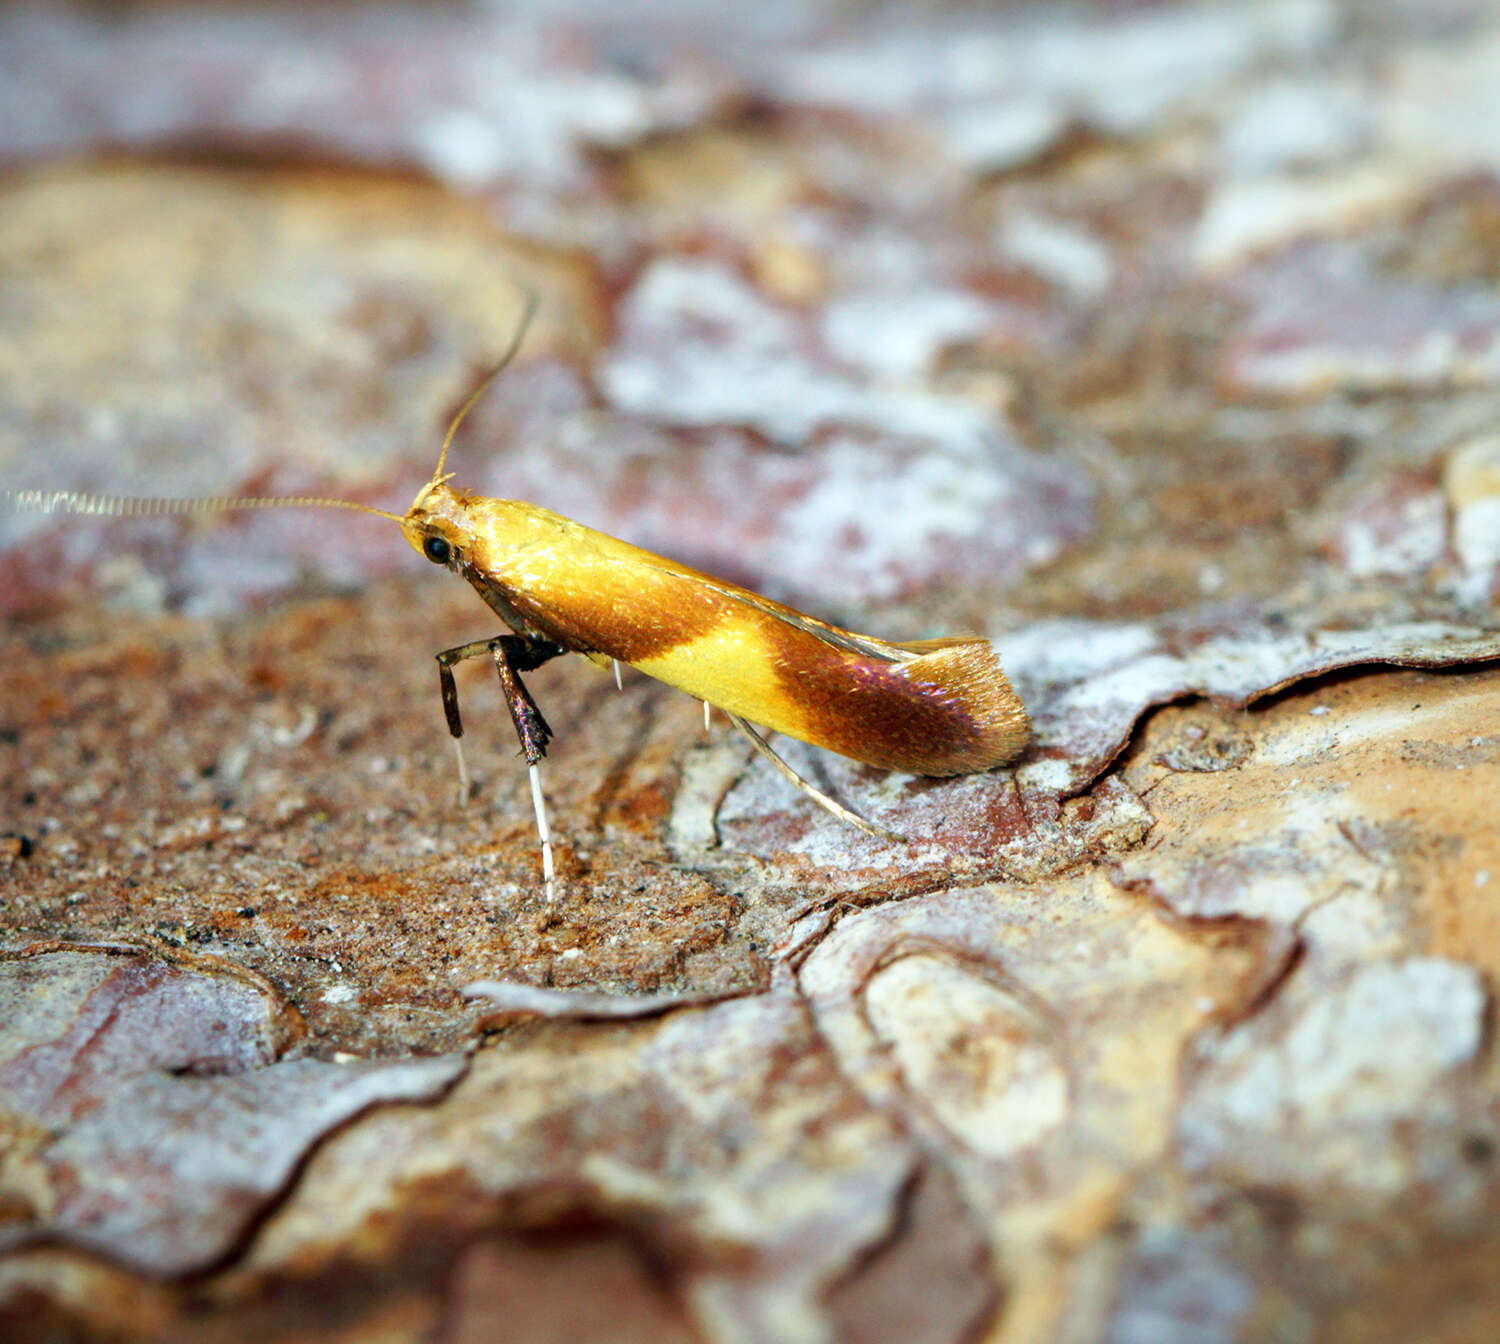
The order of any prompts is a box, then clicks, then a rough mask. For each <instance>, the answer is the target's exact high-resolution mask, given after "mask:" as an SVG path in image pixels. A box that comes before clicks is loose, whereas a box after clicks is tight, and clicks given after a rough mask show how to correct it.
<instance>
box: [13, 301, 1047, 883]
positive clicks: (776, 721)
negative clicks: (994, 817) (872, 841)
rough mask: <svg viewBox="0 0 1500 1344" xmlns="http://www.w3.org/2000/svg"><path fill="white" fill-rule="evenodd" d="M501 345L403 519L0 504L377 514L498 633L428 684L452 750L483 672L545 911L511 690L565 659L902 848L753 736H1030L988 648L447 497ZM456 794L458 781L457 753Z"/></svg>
mask: <svg viewBox="0 0 1500 1344" xmlns="http://www.w3.org/2000/svg"><path fill="white" fill-rule="evenodd" d="M531 311H532V305H531V304H528V307H527V311H526V314H525V315H524V316H523V318H522V321H521V323H520V324H519V326H518V329H517V332H516V335H515V336H514V337H513V339H512V341H511V344H510V347H509V349H508V350H507V351H506V353H505V355H504V356H503V357H502V359H501V360H500V361H499V362H498V363H497V364H496V365H495V367H494V368H493V369H492V370H491V371H490V372H489V374H488V375H487V376H486V377H485V378H484V379H483V381H481V383H480V384H479V386H478V387H477V388H476V389H475V391H474V392H473V394H472V395H471V396H470V397H469V398H468V400H467V401H466V402H465V403H464V404H463V406H462V407H461V408H460V409H459V411H458V413H457V415H455V416H454V418H453V421H452V423H451V424H450V425H449V427H448V432H447V434H446V436H445V437H444V439H443V445H442V449H441V451H440V453H439V455H438V462H437V466H436V468H435V469H434V471H433V473H432V477H431V479H430V480H429V481H428V482H427V484H426V485H424V486H423V487H422V488H421V490H420V491H418V493H417V496H416V498H415V499H414V500H413V501H412V505H411V507H410V508H409V509H408V510H407V511H406V513H405V514H395V513H388V512H386V511H385V510H383V509H376V508H372V507H370V506H368V505H364V504H357V503H354V502H353V501H350V500H340V499H320V498H311V497H306V496H290V497H284V498H283V497H275V496H254V497H215V498H198V499H160V498H126V497H118V496H101V495H88V494H79V493H76V492H71V491H39V490H30V491H15V492H8V493H7V502H8V503H9V504H10V505H11V507H13V508H17V509H23V510H28V511H42V512H54V511H57V512H71V513H84V514H107V515H147V514H152V515H154V514H164V513H190V512H201V511H209V510H220V509H258V508H286V507H303V508H308V507H311V508H346V509H356V510H358V511H360V512H363V513H371V514H375V515H377V516H379V517H382V518H388V519H391V520H393V521H395V522H396V523H398V524H399V525H400V527H401V531H402V532H403V534H404V535H405V537H406V539H407V541H408V542H410V543H411V545H412V547H413V548H414V549H415V550H416V551H417V552H418V554H420V555H422V556H425V557H426V558H427V559H428V560H429V561H431V562H432V563H433V564H435V565H439V566H441V567H442V568H444V569H446V570H449V571H450V572H452V573H454V574H456V575H458V576H460V577H461V578H462V579H464V581H465V582H467V583H468V584H469V586H470V587H471V588H473V589H474V591H475V592H476V593H477V594H478V595H479V597H480V599H481V600H482V601H483V602H484V604H485V606H487V607H488V608H489V609H490V611H491V612H493V613H494V614H495V616H497V617H498V618H499V620H500V622H501V623H502V625H503V626H504V627H505V630H506V633H503V634H498V635H494V636H491V637H489V638H486V639H479V640H473V641H471V642H469V643H466V644H460V645H457V646H456V647H454V648H450V649H444V650H442V651H441V652H439V653H438V654H437V655H436V657H437V665H438V684H439V691H440V694H441V697H442V704H443V713H444V716H445V718H446V720H447V724H448V731H449V732H450V733H451V734H452V737H453V739H454V742H455V745H456V744H457V742H458V739H460V738H461V737H462V736H463V731H464V729H463V721H462V718H461V717H460V714H459V706H458V692H457V689H456V686H455V684H454V678H453V666H454V664H456V663H458V662H461V661H463V660H465V659H469V658H489V659H490V660H491V661H492V662H493V663H494V667H495V672H496V674H497V676H498V678H499V682H500V689H501V692H502V693H503V695H504V697H505V703H506V706H507V708H508V709H509V711H510V716H511V719H512V721H513V722H514V724H515V729H516V735H517V737H518V738H519V739H520V745H521V754H522V755H523V756H524V757H525V758H526V764H527V767H528V771H529V774H530V782H531V795H532V802H533V806H534V810H535V813H536V823H537V834H538V839H539V842H540V845H541V857H542V873H543V880H544V884H545V888H546V892H547V896H548V899H549V900H550V899H551V898H552V896H553V882H554V876H555V874H554V865H553V855H552V840H551V831H550V828H549V825H548V821H547V814H546V806H545V803H544V801H543V797H542V788H541V775H540V769H539V767H540V763H541V761H542V759H543V757H544V756H545V755H546V754H547V745H548V742H549V741H550V740H551V738H552V730H551V728H550V727H549V726H548V724H547V720H546V718H545V717H544V716H543V715H542V712H541V710H540V709H539V708H538V707H537V705H536V702H535V701H534V700H533V699H532V697H531V693H530V691H529V690H528V689H527V687H526V684H525V682H524V681H523V680H522V678H523V675H524V674H525V673H528V672H531V671H533V670H535V669H536V668H538V667H540V666H542V664H544V663H546V662H549V661H550V660H551V659H553V658H557V657H560V656H561V655H563V654H565V653H578V654H582V655H583V656H584V657H585V658H588V659H589V660H590V661H592V662H594V663H596V664H598V665H600V666H602V667H610V666H613V668H614V672H615V677H616V681H617V682H618V680H619V665H620V664H621V663H624V664H627V665H628V666H630V667H633V668H636V669H638V670H639V671H641V672H644V673H646V675H647V676H650V677H654V678H656V679H657V680H658V681H663V682H666V683H667V684H668V685H669V686H675V687H676V688H678V689H679V690H682V691H686V692H687V693H688V694H689V695H691V696H695V697H696V698H697V699H699V700H701V701H702V702H703V704H704V712H705V717H706V716H707V712H708V707H709V706H716V707H717V708H719V709H721V710H722V711H723V712H724V713H725V714H726V715H727V716H728V718H729V720H730V722H731V723H733V724H734V725H735V727H736V728H737V729H739V731H740V732H742V733H743V734H744V735H745V736H746V737H747V738H748V739H749V741H750V742H751V743H752V744H753V745H754V747H755V749H756V750H757V751H758V752H760V753H761V754H762V755H764V756H765V757H766V758H767V759H768V760H769V761H771V762H772V764H773V765H775V767H776V768H777V769H778V770H780V771H781V773H782V774H783V775H785V776H786V777H787V778H788V779H789V780H790V781H791V782H792V783H793V784H794V785H796V786H797V787H798V788H800V789H801V790H802V791H803V792H805V793H806V794H807V795H808V796H809V797H811V798H812V799H814V800H815V801H816V802H817V803H819V804H820V805H821V806H822V807H824V808H826V809H827V810H828V811H830V812H831V813H833V815H835V816H837V817H839V818H840V819H841V820H843V821H846V822H848V823H850V824H852V825H855V826H858V827H860V828H861V829H862V830H865V831H867V832H869V833H871V834H873V835H876V836H879V837H881V838H883V839H886V840H891V841H896V842H900V841H902V837H901V836H899V835H896V834H895V833H894V832H891V831H888V830H886V829H884V828H883V827H880V826H876V825H875V824H873V823H872V822H869V821H867V820H866V819H865V818H863V817H861V816H859V815H858V814H857V813H854V812H852V811H850V810H849V809H848V808H846V807H844V806H842V805H841V804H839V803H837V802H836V801H834V800H833V799H832V798H829V797H828V796H827V795H826V794H824V793H822V792H821V791H820V790H819V789H817V788H815V787H814V786H813V785H812V784H811V783H809V782H808V781H807V780H805V779H803V778H802V777H801V776H800V775H798V774H797V772H796V771H794V770H793V769H792V767H791V766H790V765H788V764H787V763H786V762H785V761H784V760H783V759H782V758H781V757H780V756H779V755H778V754H777V753H776V752H775V751H774V750H773V749H772V747H771V746H770V744H769V743H768V742H767V741H766V740H765V737H764V736H763V735H762V734H761V732H760V731H758V728H764V729H770V730H772V731H774V732H778V733H784V734H786V735H787V736H788V737H795V738H798V739H800V740H801V741H804V742H810V743H813V744H814V745H816V746H819V747H826V748H827V749H828V750H830V751H835V752H838V753H839V754H840V755H842V756H846V757H849V758H850V759H852V760H855V761H860V762H863V763H864V764H866V765H871V766H876V767H879V768H880V769H883V770H898V771H902V772H905V773H908V774H914V775H961V774H969V773H973V772H977V771H983V770H990V769H993V768H995V767H996V766H1000V765H1004V764H1006V763H1007V762H1008V761H1011V760H1012V759H1014V758H1015V756H1016V755H1017V754H1018V753H1019V752H1020V751H1021V749H1022V748H1023V747H1024V746H1025V744H1026V742H1027V740H1028V739H1029V737H1030V732H1031V726H1030V721H1029V719H1028V718H1027V714H1026V711H1025V709H1024V708H1023V706H1022V704H1021V702H1020V700H1019V699H1018V698H1017V696H1016V694H1015V692H1014V691H1012V689H1011V687H1010V683H1009V682H1008V681H1007V680H1006V677H1005V674H1004V672H1003V671H1002V670H1001V667H1000V662H999V659H998V658H997V656H996V654H995V651H994V648H993V647H992V646H991V644H990V643H989V641H987V640H984V639H978V638H951V639H932V640H922V641H917V642H914V643H911V642H908V643H893V642H890V641H887V640H882V639H876V638H874V637H872V636H870V635H861V634H856V633H855V632H854V631H852V630H844V629H841V628H839V627H838V626H836V625H830V624H828V623H827V622H825V621H820V620H818V619H816V618H815V617H812V616H808V615H806V614H805V613H803V612H800V611H797V610H795V609H794V608H792V607H788V606H785V605H783V604H782V603H780V602H775V601H772V600H771V599H770V598H767V597H762V596H761V595H760V594H759V593H755V592H752V591H750V590H749V589H747V588H741V587H739V586H738V585H736V584H732V583H727V582H725V581H724V580H722V579H717V578H714V577H713V576H712V575H710V574H705V573H703V572H702V571H700V570H697V569H692V568H690V567H689V566H687V565H683V564H679V563H678V562H677V561H675V560H669V559H667V558H666V557H664V556H660V555H655V554H653V553H652V552H650V551H646V550H642V549H641V548H640V547H637V546H632V545H631V544H630V543H629V542H625V541H621V540H619V539H618V538H615V537H612V536H609V535H607V534H606V533H603V532H598V531H595V530H594V529H593V528H590V527H586V526H584V525H583V524H582V523H578V522H575V521H573V520H572V519H570V518H564V517H562V516H561V515H560V514H557V513H553V512H552V511H551V510H550V509H546V508H543V507H542V506H540V505H537V504H530V503H526V502H524V501H522V500H514V499H491V498H489V497H488V496H485V495H478V494H474V493H472V492H471V491H468V490H465V489H462V488H461V487H459V486H456V485H452V484H450V481H451V480H452V475H451V473H450V474H445V473H444V470H443V468H444V466H445V465H446V463H447V459H448V450H449V447H450V446H451V445H452V443H453V438H454V435H455V434H456V433H457V431H458V428H459V425H460V424H461V423H462V422H463V419H464V417H465V415H467V413H468V412H469V410H470V409H471V408H472V407H473V405H474V403H475V402H476V401H477V400H478V398H479V396H480V395H481V393H483V391H484V390H485V388H486V387H487V386H488V385H489V383H490V382H491V380H492V379H493V378H494V377H495V376H496V375H497V374H498V373H499V372H500V371H501V370H502V369H504V368H505V367H506V365H507V364H508V363H509V362H510V360H511V359H512V358H513V356H514V355H515V353H516V351H517V350H518V349H519V347H520V343H521V340H522V338H523V336H524V334H525V330H526V326H527V323H528V322H529V319H530V316H531ZM459 770H460V778H461V781H462V783H461V787H462V788H463V789H465V790H466V788H467V773H466V771H465V769H464V765H463V757H462V752H461V750H460V754H459Z"/></svg>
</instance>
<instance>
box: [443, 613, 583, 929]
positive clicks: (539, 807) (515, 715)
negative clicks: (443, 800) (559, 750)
mask: <svg viewBox="0 0 1500 1344" xmlns="http://www.w3.org/2000/svg"><path fill="white" fill-rule="evenodd" d="M566 652H567V650H566V649H564V648H563V647H562V646H561V645H560V644H553V643H551V642H550V641H548V640H544V639H527V638H525V637H524V636H521V635H498V636H496V637H495V638H494V639H476V640H473V641H472V642H470V643H468V644H459V645H457V646H456V647H454V648H451V649H444V650H443V651H442V652H441V653H439V654H438V655H437V665H438V689H439V690H440V691H441V693H442V698H443V715H444V717H445V718H446V719H447V721H448V731H449V732H450V733H451V734H452V735H453V741H454V745H455V747H458V746H459V742H458V740H459V738H461V737H462V736H463V732H464V725H463V719H462V718H461V717H460V715H459V712H458V688H457V686H456V685H455V684H454V680H453V664H454V663H460V662H462V661H463V660H464V659H465V658H480V657H483V656H485V655H486V654H487V655H489V656H490V657H491V658H493V659H494V662H495V672H496V675H497V676H498V677H499V679H500V691H501V693H502V694H503V695H504V696H505V707H506V708H507V709H508V710H509V711H510V717H511V722H512V723H514V724H515V727H516V736H517V737H518V738H519V739H520V741H521V752H522V754H523V755H524V756H525V757H526V766H527V770H528V773H529V774H530V777H531V801H532V805H533V806H534V807H535V809H536V822H537V836H538V838H539V839H540V841H541V846H542V875H543V879H544V881H545V883H546V891H547V899H548V900H549V901H550V900H551V899H552V894H553V888H552V879H553V863H552V833H551V830H550V829H549V827H548V825H547V813H546V808H545V806H544V805H543V802H542V784H541V772H540V770H539V769H538V763H539V762H540V761H541V759H542V757H543V756H545V755H546V754H547V743H548V742H550V741H551V740H552V729H551V727H550V726H549V725H548V723H547V720H546V719H545V718H544V717H543V715H542V711H541V710H540V709H538V708H537V705H536V701H535V700H533V699H532V698H531V692H530V691H528V690H527V689H526V685H525V683H524V682H523V681H522V680H521V675H520V674H521V673H522V672H530V671H532V670H533V669H534V668H538V667H540V666H541V665H542V664H543V663H545V662H547V661H549V660H550V659H553V658H556V657H558V656H559V655H560V654H563V653H566ZM459 780H460V787H461V788H462V789H463V790H464V793H465V795H467V785H468V770H467V768H466V767H465V766H464V763H463V754H462V748H461V747H459Z"/></svg>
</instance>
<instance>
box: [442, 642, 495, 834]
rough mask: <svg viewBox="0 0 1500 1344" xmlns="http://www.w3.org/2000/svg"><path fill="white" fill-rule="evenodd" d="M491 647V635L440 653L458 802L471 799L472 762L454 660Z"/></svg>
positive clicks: (463, 803) (459, 659) (445, 709)
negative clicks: (466, 749)
mask: <svg viewBox="0 0 1500 1344" xmlns="http://www.w3.org/2000/svg"><path fill="white" fill-rule="evenodd" d="M489 651H490V642H489V640H487V639H476V640H474V641H473V642H472V643H470V644H460V645H458V646H457V647H456V648H452V649H444V650H443V651H442V652H441V653H440V654H438V655H437V665H438V690H439V691H440V692H441V694H442V697H443V717H444V718H446V719H447V720H448V732H449V733H450V734H451V735H452V737H453V753H454V755H455V756H457V757H458V805H459V806H460V807H463V806H464V805H465V804H467V803H468V801H469V766H468V762H467V761H465V760H464V744H463V742H462V741H460V739H461V738H462V737H463V735H464V722H463V719H462V718H460V717H459V713H458V687H457V686H456V685H454V682H453V664H454V663H461V662H463V660H464V659H465V658H479V657H481V656H483V655H484V654H487V653H488V652H489Z"/></svg>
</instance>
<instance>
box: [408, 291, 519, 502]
mask: <svg viewBox="0 0 1500 1344" xmlns="http://www.w3.org/2000/svg"><path fill="white" fill-rule="evenodd" d="M525 295H526V301H525V306H524V307H523V308H522V309H521V319H520V321H518V322H517V323H516V330H515V334H514V335H513V336H511V338H510V344H509V345H508V346H506V348H505V353H504V354H503V355H501V356H500V360H499V363H497V364H496V365H495V366H494V367H493V368H492V369H490V371H489V372H488V373H486V374H485V375H484V377H483V378H481V379H480V380H479V386H478V387H476V388H475V389H474V390H473V391H472V392H470V393H469V396H468V399H467V400H466V401H465V402H464V404H463V405H462V406H460V407H459V408H458V414H457V415H455V416H454V417H453V423H452V424H451V425H449V426H448V432H447V433H446V434H445V435H444V436H443V450H442V452H440V453H439V454H438V462H437V469H436V470H435V471H434V472H433V473H432V479H433V482H434V483H436V482H437V479H438V477H440V476H441V475H442V474H443V463H445V462H446V461H447V460H448V449H449V447H450V446H451V445H452V443H453V436H454V435H455V434H457V433H458V427H459V426H460V425H461V424H463V422H464V416H466V415H468V413H469V412H470V411H471V410H472V409H473V408H474V403H475V402H476V401H478V400H479V398H480V397H482V396H483V395H484V392H485V389H486V388H487V387H489V385H490V384H491V383H493V382H494V381H495V379H496V378H498V377H499V376H500V375H501V374H502V373H504V372H505V369H506V366H507V365H508V364H509V363H510V362H511V360H513V359H514V358H515V357H516V353H517V352H518V351H519V350H520V348H521V342H522V341H524V340H525V339H526V331H527V328H529V327H530V326H531V319H532V318H533V317H535V316H536V309H537V298H536V293H535V291H534V290H530V289H528V290H526V291H525Z"/></svg>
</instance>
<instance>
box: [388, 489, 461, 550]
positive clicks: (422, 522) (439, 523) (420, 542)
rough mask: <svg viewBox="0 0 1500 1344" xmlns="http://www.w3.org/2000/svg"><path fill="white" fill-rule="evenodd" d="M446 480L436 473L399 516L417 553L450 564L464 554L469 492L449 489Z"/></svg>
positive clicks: (402, 526) (407, 537)
mask: <svg viewBox="0 0 1500 1344" xmlns="http://www.w3.org/2000/svg"><path fill="white" fill-rule="evenodd" d="M447 480H448V478H447V477H446V476H443V477H439V478H438V479H436V480H432V481H429V482H428V483H427V484H426V485H424V486H423V487H422V489H421V491H420V492H419V493H418V495H417V497H416V499H414V500H413V501H412V505H411V508H410V509H408V510H407V512H406V517H404V518H403V519H402V520H401V531H402V532H403V533H404V534H405V535H406V539H407V541H408V542H410V543H411V547H412V549H413V550H414V551H416V553H417V554H418V555H421V556H425V557H426V558H427V559H428V560H431V561H432V563H433V564H435V565H446V566H448V567H449V568H451V567H452V566H453V565H454V563H455V562H456V561H457V560H459V559H460V558H461V557H462V556H463V553H464V550H465V545H464V542H465V539H466V537H468V535H469V534H470V531H471V528H470V525H469V520H468V516H467V515H468V509H469V496H468V495H467V494H466V493H465V492H463V491H461V490H454V489H452V488H451V487H450V486H449V485H448V484H447Z"/></svg>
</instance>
